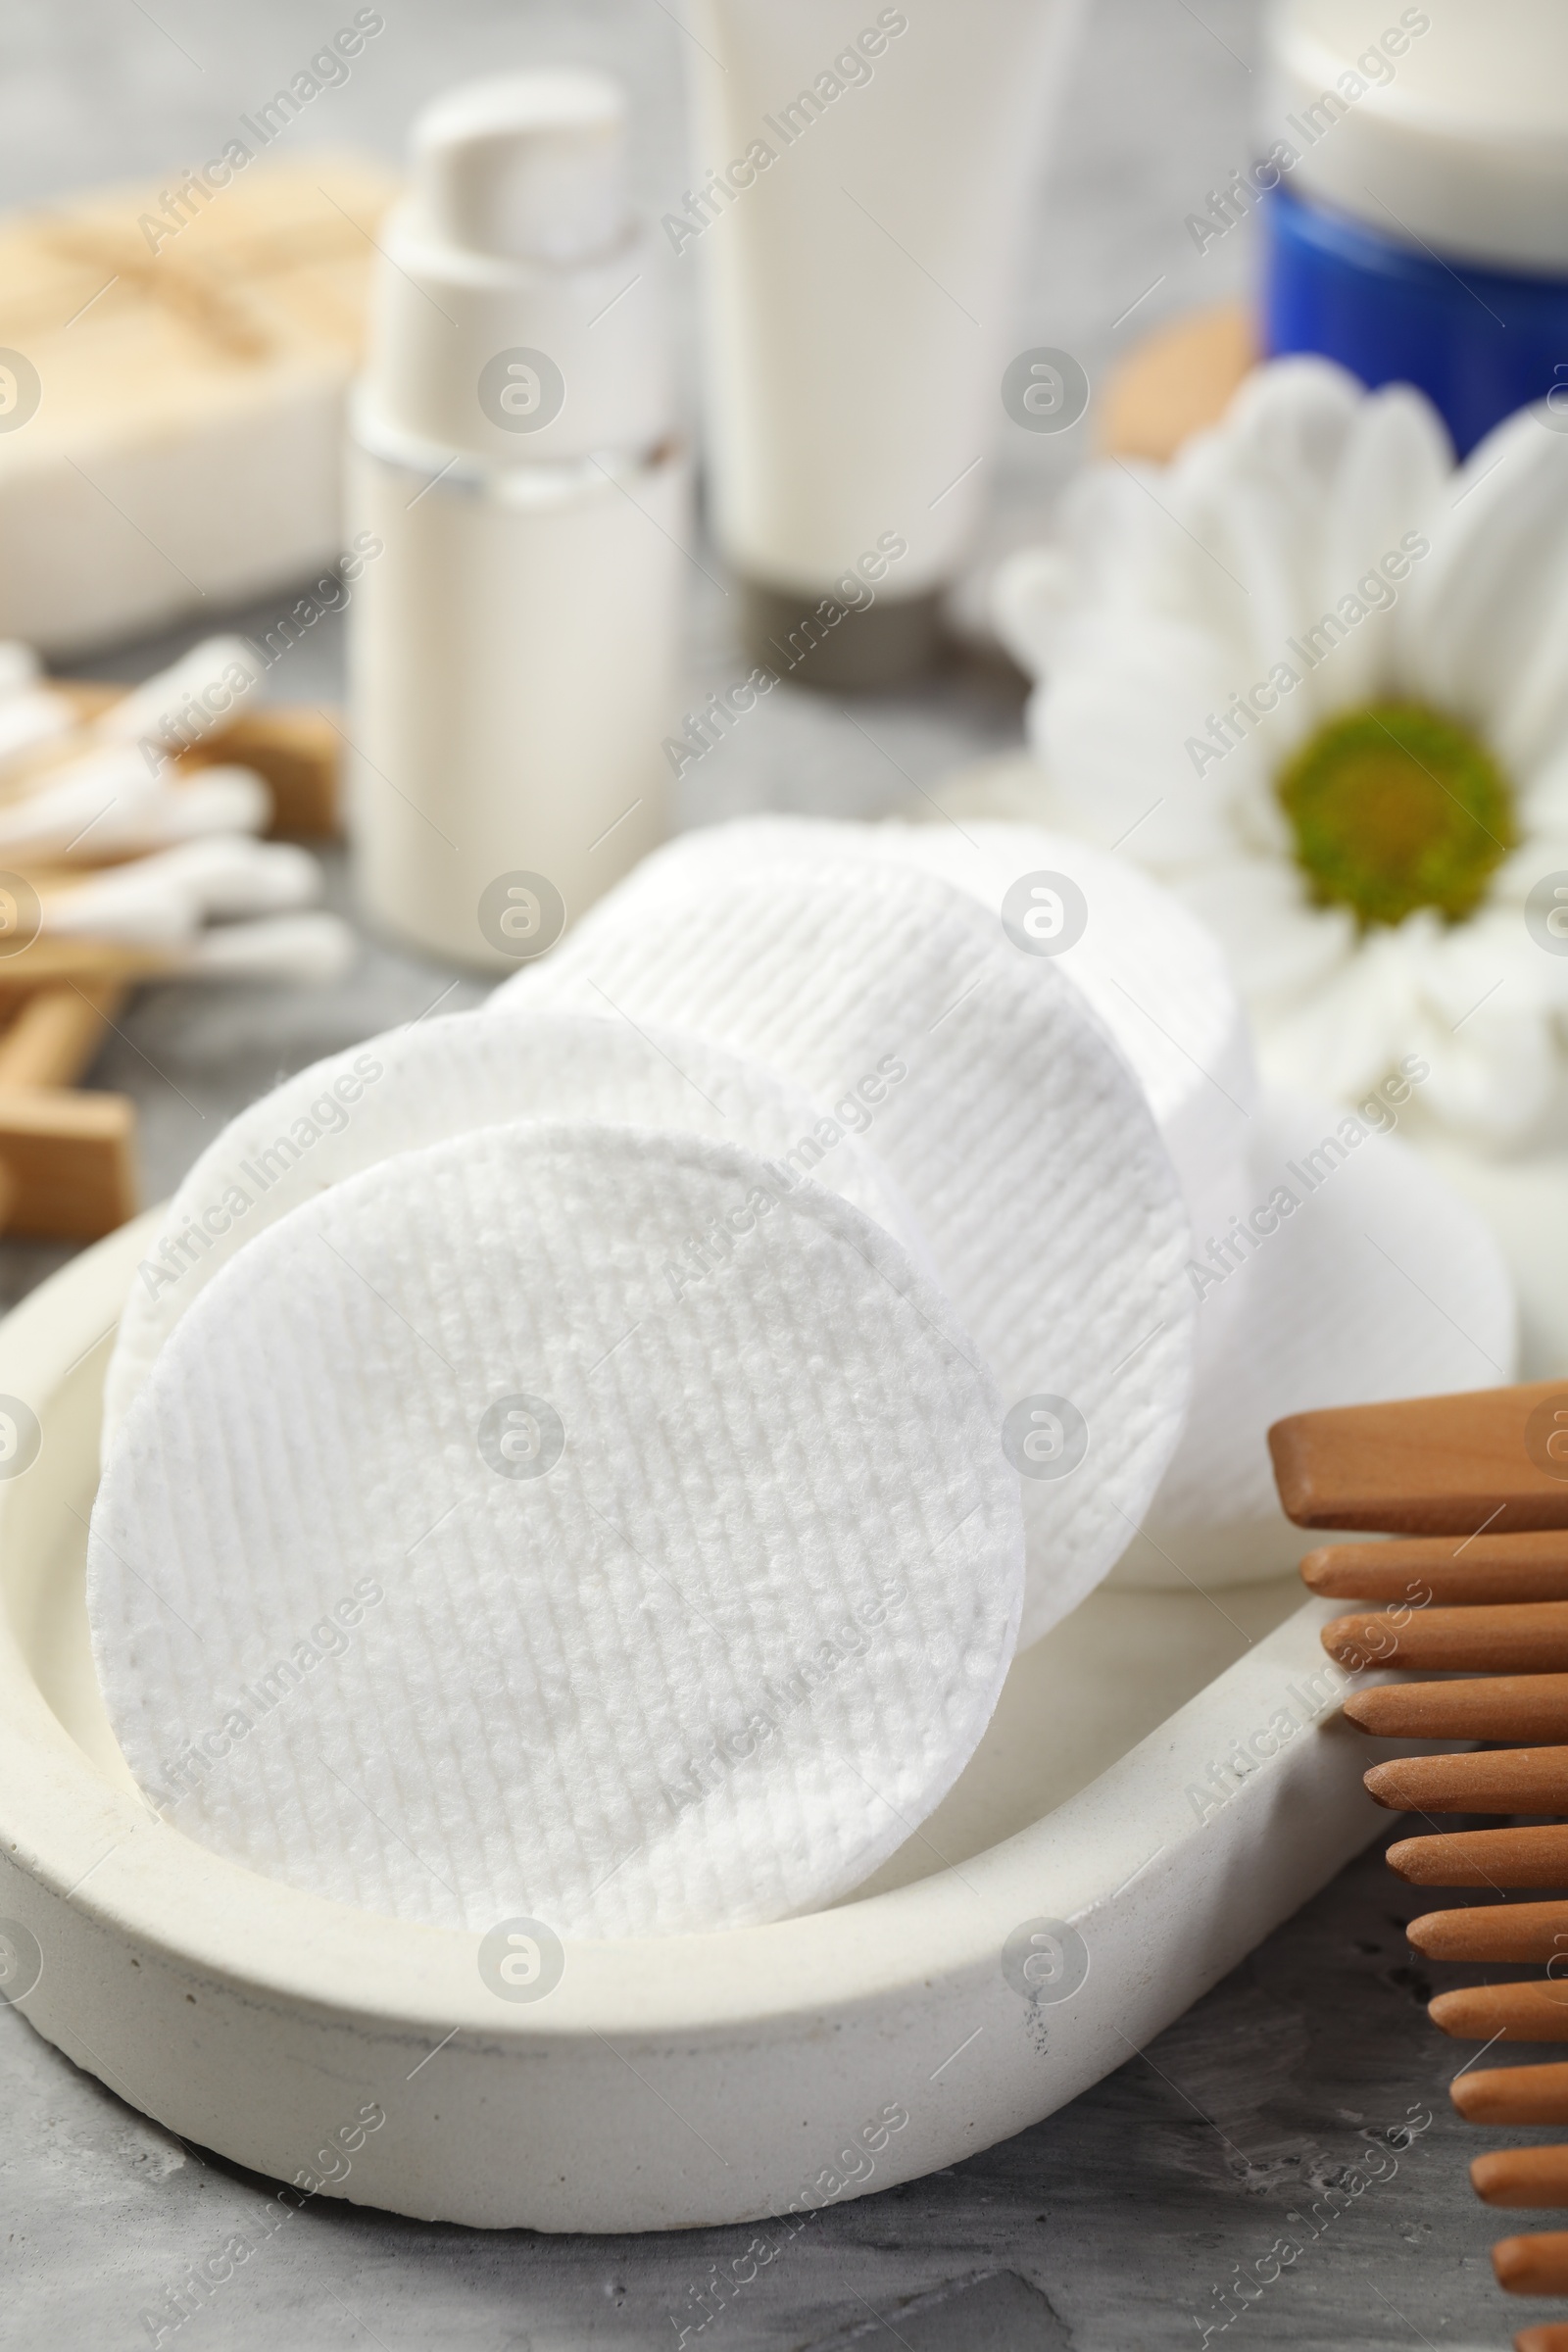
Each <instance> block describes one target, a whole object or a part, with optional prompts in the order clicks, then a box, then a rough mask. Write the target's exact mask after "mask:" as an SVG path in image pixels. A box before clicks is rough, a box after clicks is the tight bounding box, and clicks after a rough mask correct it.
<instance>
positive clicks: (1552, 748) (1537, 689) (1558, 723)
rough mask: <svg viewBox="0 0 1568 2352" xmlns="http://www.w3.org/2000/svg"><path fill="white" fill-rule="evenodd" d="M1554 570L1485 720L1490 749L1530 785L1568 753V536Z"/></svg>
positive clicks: (1520, 782)
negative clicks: (1567, 651)
mask: <svg viewBox="0 0 1568 2352" xmlns="http://www.w3.org/2000/svg"><path fill="white" fill-rule="evenodd" d="M1562 553H1563V559H1564V561H1563V562H1562V563H1561V564H1559V565H1558V568H1557V572H1556V576H1555V578H1554V579H1551V580H1549V581H1547V582H1546V583H1544V585H1543V587H1542V590H1541V604H1540V607H1539V609H1538V610H1537V611H1536V612H1535V613H1533V614H1532V615H1531V621H1530V626H1531V631H1532V636H1533V640H1534V643H1533V647H1531V646H1525V647H1522V648H1521V649H1520V652H1521V659H1520V662H1519V666H1518V670H1517V673H1516V675H1515V677H1514V679H1513V682H1512V684H1511V685H1510V687H1509V689H1508V692H1507V694H1506V695H1505V696H1504V697H1503V699H1502V700H1501V701H1500V702H1499V703H1498V704H1496V705H1495V708H1494V710H1493V712H1492V716H1491V720H1490V722H1489V726H1488V735H1489V738H1490V741H1491V744H1492V748H1493V750H1494V751H1495V753H1496V755H1497V757H1498V759H1499V760H1501V761H1502V763H1503V765H1504V767H1505V768H1506V769H1507V771H1508V773H1509V775H1510V777H1511V778H1512V780H1513V782H1514V784H1515V785H1516V786H1518V787H1520V788H1522V789H1524V790H1526V791H1528V790H1529V789H1530V787H1531V785H1532V783H1533V781H1534V779H1535V778H1536V777H1537V776H1539V775H1540V774H1541V772H1542V770H1543V769H1546V768H1549V767H1551V766H1552V765H1553V763H1556V764H1557V765H1558V766H1559V767H1560V766H1561V763H1562V762H1563V761H1564V760H1565V759H1568V660H1565V659H1564V648H1565V646H1568V538H1565V539H1564V542H1563V549H1562Z"/></svg>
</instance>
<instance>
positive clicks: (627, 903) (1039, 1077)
mask: <svg viewBox="0 0 1568 2352" xmlns="http://www.w3.org/2000/svg"><path fill="white" fill-rule="evenodd" d="M656 868H657V869H658V870H657V873H656V870H655V869H656ZM607 1001H608V1002H609V1003H610V1004H612V1005H613V1006H615V1007H616V1008H617V1009H618V1010H620V1011H622V1012H623V1013H625V1014H626V1015H627V1016H628V1017H629V1018H630V1019H631V1020H633V1021H635V1022H637V1023H639V1024H641V1023H644V1022H646V1021H647V1020H649V1019H654V1020H662V1021H665V1022H669V1023H672V1024H675V1025H677V1026H679V1027H681V1028H683V1029H690V1030H695V1031H697V1032H699V1033H701V1034H702V1035H704V1036H706V1037H709V1038H711V1039H712V1040H714V1041H715V1042H716V1043H718V1044H720V1045H724V1046H727V1047H729V1048H730V1049H731V1050H732V1051H734V1052H736V1053H739V1054H745V1055H747V1056H748V1057H749V1058H752V1059H755V1060H758V1061H761V1062H765V1063H767V1064H768V1065H769V1066H771V1067H772V1068H775V1069H778V1070H780V1071H782V1072H784V1073H785V1074H786V1075H787V1076H788V1077H790V1078H792V1079H794V1080H795V1081H796V1082H797V1083H798V1084H799V1085H800V1086H802V1087H804V1088H805V1089H806V1090H807V1091H808V1092H809V1094H811V1095H812V1096H813V1097H814V1098H815V1100H816V1102H817V1104H818V1106H819V1108H820V1110H821V1111H822V1113H823V1117H822V1120H821V1123H820V1124H819V1125H818V1127H817V1128H816V1130H815V1135H816V1138H817V1139H818V1141H817V1146H816V1149H817V1151H818V1152H819V1155H820V1156H819V1159H818V1162H817V1163H816V1164H818V1165H820V1166H821V1167H822V1168H824V1169H825V1168H826V1167H827V1166H828V1165H830V1164H831V1160H832V1156H833V1154H834V1153H835V1152H837V1151H838V1150H839V1149H840V1140H839V1139H841V1138H843V1137H844V1136H845V1135H846V1134H849V1133H852V1132H853V1133H858V1134H859V1135H861V1136H862V1137H863V1139H864V1141H865V1143H866V1145H867V1147H868V1149H869V1150H870V1151H871V1152H874V1153H875V1155H876V1156H877V1157H878V1158H879V1159H880V1160H882V1161H883V1162H884V1163H885V1164H886V1166H887V1167H888V1168H889V1169H890V1170H891V1172H892V1174H893V1177H894V1179H895V1181H896V1183H897V1184H898V1186H899V1189H900V1191H901V1193H902V1194H903V1195H904V1196H905V1198H906V1199H907V1201H908V1202H909V1205H910V1207H911V1208H912V1209H913V1211H914V1214H915V1216H916V1218H917V1219H918V1221H919V1224H920V1226H921V1229H922V1231H923V1232H924V1235H925V1238H926V1241H927V1242H928V1243H929V1245H930V1249H931V1254H932V1257H933V1259H934V1261H935V1265H936V1268H937V1272H938V1275H939V1277H940V1279H941V1281H942V1283H943V1285H944V1287H945V1289H946V1290H947V1293H948V1295H949V1297H950V1298H951V1299H952V1300H953V1303H954V1306H955V1308H956V1312H957V1315H958V1318H959V1321H960V1322H961V1323H962V1324H963V1325H964V1326H965V1327H966V1329H967V1330H968V1331H969V1332H970V1333H971V1334H972V1335H973V1338H974V1340H975V1342H976V1344H977V1346H978V1348H979V1350H980V1352H981V1355H982V1357H983V1358H984V1360H985V1361H987V1362H988V1363H989V1365H990V1367H991V1369H992V1371H993V1373H994V1374H995V1376H996V1379H997V1382H998V1385H999V1386H1000V1388H1001V1389H1002V1391H1003V1397H1004V1402H1005V1406H1006V1408H1007V1415H1008V1418H1007V1420H1006V1422H1005V1431H1004V1443H1005V1446H1006V1448H1007V1451H1008V1455H1009V1458H1010V1459H1011V1460H1012V1461H1013V1462H1014V1463H1015V1465H1016V1466H1017V1467H1018V1468H1019V1470H1020V1473H1021V1475H1022V1478H1023V1496H1024V1518H1025V1525H1026V1528H1027V1531H1028V1541H1029V1587H1028V1593H1027V1598H1026V1601H1025V1607H1024V1622H1023V1632H1022V1636H1021V1639H1022V1640H1023V1641H1024V1642H1032V1641H1035V1640H1037V1639H1038V1638H1039V1637H1040V1636H1041V1635H1042V1634H1044V1633H1046V1632H1048V1631H1049V1629H1050V1628H1051V1626H1052V1625H1054V1623H1055V1622H1056V1620H1057V1619H1058V1618H1059V1617H1061V1616H1063V1615H1065V1613H1066V1611H1067V1610H1068V1609H1070V1608H1071V1607H1073V1606H1074V1604H1075V1603H1076V1602H1077V1601H1079V1600H1081V1599H1082V1598H1083V1596H1084V1594H1085V1593H1088V1592H1089V1591H1090V1590H1091V1589H1092V1587H1093V1586H1094V1585H1095V1584H1097V1583H1098V1582H1099V1580H1100V1578H1101V1577H1102V1576H1103V1574H1104V1573H1105V1571H1106V1569H1108V1568H1109V1567H1110V1565H1111V1563H1112V1562H1113V1561H1114V1560H1115V1559H1116V1558H1117V1556H1118V1555H1119V1554H1120V1552H1121V1551H1122V1550H1123V1549H1124V1547H1125V1545H1126V1544H1127V1542H1128V1539H1129V1537H1130V1536H1131V1535H1132V1533H1133V1530H1134V1528H1135V1526H1136V1525H1137V1523H1138V1521H1139V1519H1140V1517H1141V1515H1142V1512H1143V1510H1144V1507H1145V1505H1146V1504H1147V1503H1148V1501H1149V1499H1150V1496H1151V1495H1152V1494H1153V1492H1154V1489H1155V1487H1156V1485H1157V1484H1158V1481H1159V1478H1160V1474H1161V1472H1162V1471H1163V1470H1164V1467H1165V1464H1166V1462H1167V1461H1168V1460H1169V1458H1170V1454H1171V1451H1172V1448H1173V1446H1174V1445H1175V1443H1176V1438H1177V1434H1178V1432H1179V1430H1180V1427H1181V1423H1182V1416H1183V1412H1184V1409H1185V1406H1186V1402H1187V1393H1188V1378H1189V1369H1190V1352H1191V1346H1192V1320H1193V1309H1194V1299H1193V1296H1192V1292H1191V1289H1190V1286H1189V1285H1188V1282H1187V1279H1186V1276H1185V1274H1184V1272H1183V1261H1184V1260H1185V1258H1186V1255H1187V1248H1188V1238H1187V1237H1188V1228H1187V1218H1186V1214H1185V1210H1184V1207H1183V1202H1182V1198H1181V1193H1180V1190H1179V1187H1178V1185H1177V1182H1176V1177H1175V1174H1174V1171H1173V1169H1172V1166H1171V1162H1170V1158H1169V1155H1168V1153H1167V1152H1166V1151H1165V1148H1164V1145H1163V1144H1162V1142H1161V1140H1160V1137H1159V1134H1158V1131H1157V1129H1156V1127H1155V1125H1154V1122H1153V1119H1152V1115H1151V1112H1150V1109H1149V1104H1148V1103H1147V1101H1146V1099H1145V1096H1144V1092H1143V1089H1142V1088H1141V1087H1140V1085H1139V1083H1138V1081H1137V1079H1136V1078H1135V1077H1134V1075H1133V1073H1132V1071H1131V1069H1130V1068H1129V1067H1128V1065H1127V1063H1126V1061H1125V1060H1124V1058H1123V1057H1122V1055H1121V1054H1120V1053H1119V1052H1118V1051H1117V1049H1116V1047H1115V1046H1114V1045H1113V1044H1112V1042H1111V1040H1110V1038H1109V1037H1108V1036H1107V1034H1106V1032H1105V1030H1104V1028H1103V1025H1102V1023H1101V1022H1100V1020H1099V1019H1098V1018H1097V1017H1096V1015H1095V1013H1094V1012H1093V1011H1092V1010H1091V1008H1090V1006H1089V1005H1088V1004H1087V1003H1086V1001H1085V999H1084V997H1083V996H1082V994H1081V993H1080V991H1079V990H1078V989H1077V988H1076V987H1075V986H1074V984H1073V982H1072V981H1071V980H1070V979H1069V978H1068V977H1067V975H1066V973H1065V972H1064V971H1063V970H1062V969H1061V968H1060V965H1059V962H1058V961H1056V960H1054V959H1052V958H1050V957H1039V956H1032V955H1027V954H1023V953H1020V952H1019V950H1018V949H1017V948H1016V947H1015V946H1014V945H1013V944H1012V943H1011V942H1010V941H1009V940H1007V939H1006V937H1005V935H1004V934H1003V932H1002V930H1001V927H1000V925H999V924H998V923H997V921H996V919H995V917H994V916H993V915H992V914H991V913H990V912H988V910H987V909H986V908H985V907H983V906H982V905H981V904H980V903H979V902H978V901H977V900H976V899H975V898H974V897H972V896H971V895H969V894H967V893H965V892H963V891H961V890H958V889H956V888H955V887H953V886H952V885H950V884H948V883H946V882H943V881H939V880H938V879H937V878H936V877H934V876H931V875H927V874H924V873H920V872H917V871H914V870H911V869H909V868H907V867H905V866H901V865H899V864H896V863H893V862H891V861H884V860H881V859H875V858H867V857H865V856H863V855H848V856H845V857H842V858H832V857H831V856H829V855H827V854H825V853H824V854H818V853H817V851H816V850H815V847H814V845H813V848H812V853H811V855H810V856H809V858H797V857H793V856H791V855H790V854H788V852H787V851H786V850H785V848H784V847H783V845H782V843H780V844H779V846H778V848H777V850H776V853H775V852H773V851H770V852H769V854H767V855H766V856H765V857H764V856H761V855H759V856H758V857H756V858H738V859H736V860H734V861H733V862H726V864H725V865H724V867H723V869H722V871H720V872H716V873H712V872H710V871H709V870H708V869H707V868H706V866H705V863H704V861H703V860H702V859H700V858H698V859H693V860H691V861H689V862H688V861H687V860H683V859H678V858H670V859H666V858H663V857H662V856H661V857H660V858H656V859H651V860H650V861H649V863H648V865H647V866H646V867H645V868H643V869H642V870H641V872H640V873H639V875H638V876H637V877H636V878H635V879H634V880H633V882H632V883H631V884H630V885H629V886H627V887H625V888H623V889H620V890H617V891H615V892H613V893H612V894H611V895H610V896H609V897H608V898H606V899H604V900H602V901H601V902H600V904H599V906H598V907H595V908H594V909H593V910H592V911H591V912H590V913H589V914H588V915H587V916H586V917H585V918H584V920H583V921H582V923H581V924H580V925H579V926H578V927H577V929H576V930H575V931H573V932H572V933H570V934H569V935H568V936H567V938H566V939H565V940H564V942H563V944H562V946H561V947H560V948H558V949H556V950H555V951H554V952H553V953H552V954H551V956H549V957H548V958H546V959H545V960H544V961H542V962H541V963H539V964H536V965H534V966H532V967H531V968H530V969H529V970H528V971H527V972H526V973H524V974H522V975H520V976H519V978H518V979H516V980H513V981H510V982H508V983H507V985H506V987H505V988H503V989H502V990H501V991H500V992H499V994H498V997H497V998H496V999H495V1000H493V1002H494V1003H495V1004H496V1005H497V1006H498V1007H504V1008H506V1009H508V1010H512V1011H516V1010H519V1009H520V1010H526V1009H527V1008H528V1007H529V1006H532V1005H536V1006H539V1007H540V1008H544V1007H547V1006H550V1005H562V1004H577V1005H595V1006H602V1005H604V1004H605V1003H606V1002H607ZM795 1164H796V1165H797V1166H799V1167H801V1168H802V1169H803V1170H806V1169H810V1168H812V1165H813V1163H812V1160H811V1157H810V1153H809V1152H804V1153H799V1154H796V1155H795Z"/></svg>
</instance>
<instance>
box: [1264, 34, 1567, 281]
mask: <svg viewBox="0 0 1568 2352" xmlns="http://www.w3.org/2000/svg"><path fill="white" fill-rule="evenodd" d="M1268 73H1269V79H1268V84H1267V92H1268V94H1267V99H1266V103H1265V108H1264V113H1263V118H1262V123H1261V129H1262V134H1263V136H1262V145H1263V147H1264V148H1265V149H1267V148H1269V147H1271V146H1272V145H1273V143H1274V142H1275V141H1276V140H1278V139H1286V140H1288V141H1289V142H1290V144H1291V146H1293V147H1294V148H1295V149H1296V151H1297V154H1298V156H1299V162H1298V163H1297V164H1296V165H1294V166H1292V167H1291V168H1290V169H1289V170H1288V171H1287V172H1286V175H1285V185H1286V186H1287V187H1289V188H1290V189H1292V190H1293V191H1294V192H1295V193H1296V194H1297V195H1305V196H1308V197H1318V198H1321V199H1322V200H1323V201H1324V202H1325V203H1327V204H1329V205H1332V206H1333V207H1334V208H1335V209H1336V210H1337V211H1339V212H1342V213H1348V214H1350V215H1352V216H1353V217H1354V218H1355V219H1357V220H1360V221H1365V222H1366V223H1367V224H1368V225H1369V226H1370V227H1372V228H1375V229H1378V230H1380V231H1381V232H1382V233H1383V234H1384V235H1386V236H1390V237H1393V238H1394V239H1395V240H1396V241H1397V242H1398V243H1402V244H1406V245H1410V246H1414V247H1421V246H1425V247H1427V248H1429V249H1431V250H1433V251H1435V252H1436V253H1438V254H1439V255H1441V256H1442V257H1444V258H1445V259H1446V258H1449V257H1453V258H1456V259H1463V260H1466V261H1471V262H1478V263H1482V264H1485V265H1487V266H1490V267H1491V268H1493V269H1496V270H1520V271H1524V272H1544V273H1548V274H1552V275H1563V276H1568V5H1565V4H1564V0H1428V4H1427V5H1424V6H1415V7H1409V6H1403V5H1401V4H1400V0H1275V5H1274V8H1273V10H1272V12H1271V23H1270V26H1269V42H1268ZM1291 118H1294V121H1293V120H1292V119H1291Z"/></svg>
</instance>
